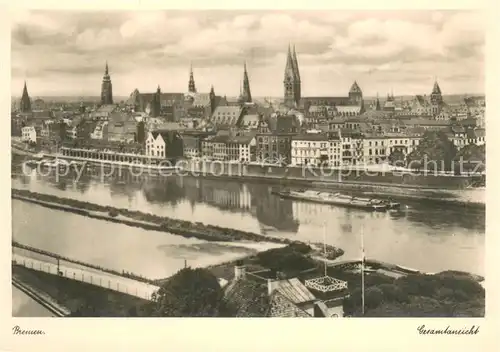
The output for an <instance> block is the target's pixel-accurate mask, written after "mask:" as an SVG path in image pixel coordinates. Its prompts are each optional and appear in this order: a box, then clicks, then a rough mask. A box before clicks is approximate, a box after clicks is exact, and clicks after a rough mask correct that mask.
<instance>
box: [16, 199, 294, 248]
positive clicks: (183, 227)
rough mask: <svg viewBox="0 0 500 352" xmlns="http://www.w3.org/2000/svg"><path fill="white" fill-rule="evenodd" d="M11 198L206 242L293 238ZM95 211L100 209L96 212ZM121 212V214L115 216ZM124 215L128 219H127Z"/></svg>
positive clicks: (103, 208)
mask: <svg viewBox="0 0 500 352" xmlns="http://www.w3.org/2000/svg"><path fill="white" fill-rule="evenodd" d="M12 198H14V199H20V200H25V201H32V202H34V203H37V204H40V205H43V206H46V207H50V208H53V209H58V210H63V211H69V212H73V213H77V214H80V215H84V216H88V217H91V218H96V219H101V220H107V221H112V222H116V223H121V224H125V225H129V226H135V227H141V228H144V229H146V230H156V231H163V232H168V233H171V234H175V235H179V236H183V237H187V238H189V237H194V238H199V239H202V240H206V241H218V242H224V241H225V242H232V241H253V242H274V243H282V244H289V243H292V242H293V241H291V240H289V239H285V238H276V237H270V236H264V235H260V234H256V233H252V232H247V231H240V230H236V229H229V228H224V227H219V226H214V225H207V224H203V223H201V222H191V221H185V220H179V219H172V218H168V217H163V216H158V215H154V214H148V213H143V212H140V211H133V210H129V209H124V208H115V207H111V206H103V205H99V204H95V203H89V202H83V201H79V200H75V199H69V198H62V197H57V196H53V195H48V194H42V193H36V192H31V191H28V190H18V189H13V190H12ZM96 212H100V213H101V214H99V213H96ZM119 215H121V216H120V217H118V216H119ZM123 217H126V218H129V219H130V220H126V219H124V218H123Z"/></svg>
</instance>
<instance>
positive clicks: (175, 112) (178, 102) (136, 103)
mask: <svg viewBox="0 0 500 352" xmlns="http://www.w3.org/2000/svg"><path fill="white" fill-rule="evenodd" d="M185 100H186V99H185V96H184V93H162V92H161V90H160V87H159V86H158V88H157V90H156V92H154V93H140V92H139V90H138V89H134V91H133V92H132V93H131V94H130V97H129V98H128V99H127V102H126V104H127V106H128V108H129V109H130V110H132V111H134V112H146V113H147V114H148V115H149V116H152V117H158V116H161V117H163V118H164V119H165V120H166V121H179V120H180V119H182V118H183V117H185V115H186V111H185V110H186V109H185Z"/></svg>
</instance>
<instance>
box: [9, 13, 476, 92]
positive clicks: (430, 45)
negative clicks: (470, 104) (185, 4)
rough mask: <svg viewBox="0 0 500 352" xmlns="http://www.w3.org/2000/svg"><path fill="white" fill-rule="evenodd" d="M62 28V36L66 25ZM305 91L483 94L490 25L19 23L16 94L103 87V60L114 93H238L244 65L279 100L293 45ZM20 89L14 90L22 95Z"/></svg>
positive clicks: (303, 17) (417, 18) (445, 21)
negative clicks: (355, 88) (436, 88)
mask: <svg viewBox="0 0 500 352" xmlns="http://www.w3.org/2000/svg"><path fill="white" fill-rule="evenodd" d="M61 30H62V31H63V32H61ZM289 43H291V44H295V45H296V49H297V56H298V61H299V64H300V69H301V77H302V82H303V83H302V91H303V96H332V95H345V94H346V93H347V91H348V90H349V87H350V86H351V84H352V82H353V81H355V80H356V81H357V82H358V83H359V85H360V87H361V89H362V90H363V93H364V95H366V96H375V95H376V94H377V93H378V94H379V95H380V96H381V97H383V96H385V95H386V94H387V93H390V92H394V94H395V95H411V94H427V95H428V94H430V91H431V89H432V85H433V83H434V80H435V79H437V80H438V81H439V84H440V86H441V88H442V90H443V93H444V94H467V93H483V92H484V28H483V24H482V18H481V15H480V13H478V12H472V11H370V12H367V11H350V12H347V11H327V12H321V13H320V12H317V11H300V12H298V11H279V12H278V11H189V12H187V11H168V12H167V11H151V12H125V11H115V12H99V13H97V12H61V11H58V12H53V11H52V12H51V11H29V12H23V13H20V14H19V15H18V16H16V17H15V18H14V25H13V28H12V55H11V58H12V80H11V89H12V94H13V95H18V94H19V93H20V92H21V91H22V87H23V85H24V81H25V80H26V81H27V83H28V89H29V92H30V95H32V96H50V95H61V96H71V95H85V96H87V95H88V96H95V95H98V94H99V92H100V84H101V80H102V76H103V74H104V67H105V63H106V61H107V62H108V64H109V71H110V72H109V73H110V76H111V79H112V81H113V93H114V95H116V96H128V95H129V94H130V93H131V92H132V91H133V90H134V89H135V88H138V89H139V91H141V92H153V91H155V90H156V87H157V86H158V85H160V87H161V89H162V91H165V92H187V90H188V81H189V70H190V65H192V66H193V70H194V79H195V81H196V87H197V89H198V91H200V92H208V91H209V90H210V86H211V85H214V87H215V91H216V93H217V94H221V95H228V96H236V95H238V93H239V90H240V86H241V81H242V78H243V65H244V62H246V65H247V69H248V75H249V79H250V86H251V90H252V93H253V95H255V96H272V97H282V96H283V70H284V67H285V63H286V55H287V48H288V44H289ZM17 92H19V93H17Z"/></svg>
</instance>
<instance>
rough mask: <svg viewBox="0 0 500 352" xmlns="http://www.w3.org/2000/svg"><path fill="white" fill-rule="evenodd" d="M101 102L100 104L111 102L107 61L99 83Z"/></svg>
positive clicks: (111, 90) (111, 95)
mask: <svg viewBox="0 0 500 352" xmlns="http://www.w3.org/2000/svg"><path fill="white" fill-rule="evenodd" d="M101 104H102V105H109V104H113V85H112V84H111V78H110V77H109V70H108V62H107V61H106V69H105V71H104V76H103V78H102V85H101Z"/></svg>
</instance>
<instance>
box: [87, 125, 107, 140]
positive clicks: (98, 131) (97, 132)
mask: <svg viewBox="0 0 500 352" xmlns="http://www.w3.org/2000/svg"><path fill="white" fill-rule="evenodd" d="M108 123H109V122H108V121H98V122H97V124H96V126H95V128H94V130H93V131H92V133H91V134H90V139H99V140H108Z"/></svg>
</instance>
